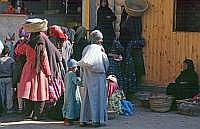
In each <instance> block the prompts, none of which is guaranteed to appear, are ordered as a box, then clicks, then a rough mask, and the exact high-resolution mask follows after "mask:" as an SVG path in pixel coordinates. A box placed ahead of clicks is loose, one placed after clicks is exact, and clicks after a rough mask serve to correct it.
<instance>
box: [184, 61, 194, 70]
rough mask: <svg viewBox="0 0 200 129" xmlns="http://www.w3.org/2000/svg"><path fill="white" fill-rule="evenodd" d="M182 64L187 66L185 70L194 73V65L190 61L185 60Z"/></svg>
mask: <svg viewBox="0 0 200 129" xmlns="http://www.w3.org/2000/svg"><path fill="white" fill-rule="evenodd" d="M183 63H185V64H187V70H189V71H194V63H193V61H192V60H191V59H185V60H184V61H183Z"/></svg>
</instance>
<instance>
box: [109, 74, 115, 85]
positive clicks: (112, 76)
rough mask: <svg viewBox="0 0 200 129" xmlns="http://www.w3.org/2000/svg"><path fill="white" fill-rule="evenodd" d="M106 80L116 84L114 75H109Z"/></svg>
mask: <svg viewBox="0 0 200 129" xmlns="http://www.w3.org/2000/svg"><path fill="white" fill-rule="evenodd" d="M107 80H111V81H113V82H115V83H116V84H117V77H116V76H115V75H109V76H108V77H107Z"/></svg>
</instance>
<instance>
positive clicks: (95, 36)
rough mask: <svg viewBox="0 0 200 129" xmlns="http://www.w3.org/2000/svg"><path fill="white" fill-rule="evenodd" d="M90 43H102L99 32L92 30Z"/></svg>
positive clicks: (101, 35) (101, 36)
mask: <svg viewBox="0 0 200 129" xmlns="http://www.w3.org/2000/svg"><path fill="white" fill-rule="evenodd" d="M89 39H90V42H91V43H93V44H95V43H97V41H99V40H100V41H103V34H102V33H101V31H99V30H94V31H92V32H91V33H90V37H89Z"/></svg>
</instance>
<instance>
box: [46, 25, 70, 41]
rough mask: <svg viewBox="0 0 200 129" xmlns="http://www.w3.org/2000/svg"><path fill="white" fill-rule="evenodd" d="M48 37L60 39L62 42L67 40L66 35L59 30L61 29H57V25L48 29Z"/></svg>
mask: <svg viewBox="0 0 200 129" xmlns="http://www.w3.org/2000/svg"><path fill="white" fill-rule="evenodd" d="M49 36H50V37H55V38H59V39H62V40H63V41H66V40H67V37H66V35H65V34H64V33H63V31H62V30H61V27H59V26H57V25H53V26H51V27H50V29H49Z"/></svg>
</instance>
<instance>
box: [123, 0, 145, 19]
mask: <svg viewBox="0 0 200 129" xmlns="http://www.w3.org/2000/svg"><path fill="white" fill-rule="evenodd" d="M124 7H125V10H126V12H127V13H128V15H130V16H141V15H143V13H144V12H145V11H146V10H147V9H148V2H147V1H146V0H125V2H124Z"/></svg>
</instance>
